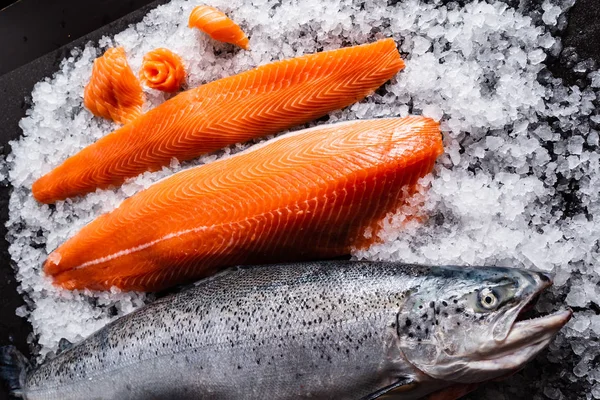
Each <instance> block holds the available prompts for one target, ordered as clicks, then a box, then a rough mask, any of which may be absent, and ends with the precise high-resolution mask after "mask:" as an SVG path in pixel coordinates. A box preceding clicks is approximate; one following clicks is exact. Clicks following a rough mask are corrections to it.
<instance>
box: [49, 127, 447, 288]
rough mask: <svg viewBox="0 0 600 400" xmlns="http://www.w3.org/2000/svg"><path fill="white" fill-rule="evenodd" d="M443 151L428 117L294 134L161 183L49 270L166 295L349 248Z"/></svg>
mask: <svg viewBox="0 0 600 400" xmlns="http://www.w3.org/2000/svg"><path fill="white" fill-rule="evenodd" d="M442 150H443V148H442V138H441V134H440V130H439V125H438V124H437V123H436V122H434V121H433V120H431V119H428V118H424V117H407V118H388V119H376V120H359V121H351V122H345V123H339V124H333V125H329V126H319V127H316V128H312V129H307V130H302V131H299V132H293V133H289V134H286V135H283V136H280V137H279V138H277V139H274V140H272V141H269V142H267V143H266V144H260V145H257V146H254V147H252V148H250V149H249V150H246V151H244V152H241V153H238V154H237V155H234V156H232V157H230V158H227V159H223V160H220V161H217V162H214V163H211V164H206V165H202V166H198V167H195V168H191V169H188V170H185V171H182V172H179V173H177V174H174V175H172V176H171V177H169V178H166V179H163V180H161V181H159V182H157V183H155V184H154V185H152V186H150V187H149V188H148V189H146V190H144V191H141V192H139V193H138V194H136V195H134V196H132V197H130V198H129V199H127V200H125V201H124V202H123V203H122V204H121V206H120V207H119V208H117V209H115V210H114V211H112V212H111V213H108V214H104V215H101V216H100V217H98V218H97V219H96V220H94V221H92V222H91V223H89V224H88V225H86V226H85V227H84V228H83V229H82V230H81V231H80V232H79V233H77V234H76V235H75V236H74V237H72V238H71V239H69V240H68V241H67V242H65V243H64V244H63V245H61V246H60V247H59V248H58V249H56V250H55V251H54V252H52V253H51V254H50V255H49V256H48V259H47V260H46V262H45V264H44V269H45V272H46V273H47V274H48V275H50V276H51V277H52V278H53V280H54V282H55V284H57V285H60V286H62V287H64V288H67V289H83V288H88V289H94V290H106V289H109V288H110V287H112V286H116V287H118V288H120V289H123V290H141V291H155V290H160V289H164V288H167V287H169V286H172V285H174V284H176V283H181V282H188V281H192V280H196V279H198V278H200V277H204V276H207V275H210V274H212V273H214V272H215V271H217V270H218V269H221V268H223V267H227V266H232V265H238V264H248V263H271V262H284V261H299V260H306V259H316V258H330V257H336V256H340V255H344V254H348V253H349V252H350V249H351V248H353V247H358V248H360V247H363V246H366V245H368V244H370V243H372V241H373V239H366V238H365V235H364V234H363V233H364V232H365V229H366V228H371V229H373V228H375V229H376V228H377V227H378V224H377V223H378V222H379V221H380V220H381V219H382V218H383V217H384V216H385V215H386V213H388V212H390V211H393V210H394V209H395V208H396V207H397V206H398V205H399V204H400V203H402V202H403V199H404V198H405V197H403V196H405V195H403V193H405V192H406V191H403V188H406V187H407V186H408V187H409V188H410V187H414V185H415V183H416V181H417V180H418V179H419V178H420V177H422V176H424V175H425V174H427V173H429V172H430V171H431V169H432V168H433V165H434V162H435V160H436V158H437V157H438V156H439V155H440V154H441V153H442ZM375 234H376V231H375ZM375 234H373V235H371V236H372V237H374V236H375Z"/></svg>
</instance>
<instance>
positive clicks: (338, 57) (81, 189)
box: [33, 39, 404, 203]
mask: <svg viewBox="0 0 600 400" xmlns="http://www.w3.org/2000/svg"><path fill="white" fill-rule="evenodd" d="M403 67H404V62H403V61H402V59H401V58H400V54H399V53H398V50H396V44H395V43H394V41H393V40H392V39H385V40H381V41H378V42H375V43H372V44H366V45H362V46H355V47H348V48H343V49H339V50H333V51H327V52H323V53H317V54H312V55H307V56H302V57H297V58H292V59H288V60H283V61H278V62H274V63H271V64H267V65H264V66H262V67H258V68H255V69H252V70H250V71H247V72H243V73H241V74H238V75H234V76H231V77H228V78H224V79H220V80H217V81H215V82H211V83H208V84H206V85H202V86H199V87H197V88H195V89H192V90H188V91H186V92H183V93H180V94H178V95H177V96H175V97H173V98H172V99H170V100H168V101H166V102H164V103H162V104H161V105H160V106H158V107H156V108H154V109H153V110H150V111H149V112H147V113H145V114H144V115H142V116H141V117H139V118H138V119H136V120H134V121H132V122H131V123H129V124H127V125H125V126H123V127H122V128H120V129H118V130H116V131H114V132H113V133H111V134H109V135H107V136H105V137H103V138H102V139H100V140H98V141H97V142H96V143H94V144H92V145H90V146H88V147H86V148H85V149H83V150H81V151H80V152H79V153H77V154H75V155H74V156H72V157H70V158H68V159H67V160H66V161H65V162H64V163H63V164H62V165H60V166H58V167H57V168H55V169H54V170H53V171H51V172H50V173H48V174H46V175H44V176H43V177H41V178H40V179H38V180H37V181H36V182H35V183H34V184H33V195H34V197H35V198H36V199H37V200H38V201H40V202H43V203H52V202H55V201H57V200H63V199H65V198H67V197H72V196H77V195H82V194H85V193H89V192H93V191H94V190H96V189H97V188H107V187H109V186H110V185H120V184H121V183H123V181H125V179H127V178H130V177H133V176H136V175H138V174H141V173H143V172H146V171H154V170H158V169H160V168H162V167H163V166H164V165H169V164H170V162H171V160H172V159H173V158H177V159H178V160H180V161H184V160H189V159H192V158H195V157H198V156H200V155H202V154H204V153H208V152H211V151H215V150H218V149H220V148H223V147H225V146H228V145H230V144H234V143H238V142H245V141H248V140H250V139H254V138H258V137H262V136H266V135H270V134H274V133H277V132H279V131H282V130H284V129H288V128H291V127H293V126H295V125H299V124H303V123H306V122H308V121H311V120H313V119H315V118H318V117H321V116H323V115H325V114H327V113H328V112H330V111H333V110H336V109H339V108H342V107H345V106H348V105H350V104H352V103H354V102H356V101H358V100H360V99H362V98H364V97H365V96H367V95H368V94H369V93H371V92H373V91H374V90H375V89H377V88H378V87H379V86H381V85H382V84H383V83H384V82H386V81H387V80H388V79H390V78H392V77H393V76H394V75H396V73H397V72H398V71H399V70H400V69H402V68H403Z"/></svg>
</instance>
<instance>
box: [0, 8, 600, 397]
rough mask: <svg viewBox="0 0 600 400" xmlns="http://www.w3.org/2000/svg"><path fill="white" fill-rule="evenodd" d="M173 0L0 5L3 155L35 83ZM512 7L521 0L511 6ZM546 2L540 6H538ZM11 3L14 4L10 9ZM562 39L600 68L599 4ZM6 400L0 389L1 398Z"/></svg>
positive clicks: (9, 327) (17, 327) (13, 299)
mask: <svg viewBox="0 0 600 400" xmlns="http://www.w3.org/2000/svg"><path fill="white" fill-rule="evenodd" d="M167 1H168V0H154V1H151V0H20V1H16V2H13V1H10V0H0V146H1V147H0V149H1V151H2V152H3V153H4V154H7V153H8V152H9V151H10V148H9V146H8V141H10V140H14V139H16V138H18V137H19V135H20V133H21V132H20V129H19V127H18V122H19V120H20V119H21V118H22V117H23V116H24V115H25V110H26V109H27V98H28V96H29V95H30V93H31V91H32V89H33V85H34V84H35V83H36V82H38V81H39V80H41V79H43V78H44V77H47V76H50V75H52V73H53V72H54V71H56V70H57V68H58V65H59V63H60V61H61V60H62V59H63V58H64V56H66V55H67V54H68V52H69V51H70V50H71V49H72V48H74V47H78V46H82V45H83V44H85V43H86V42H87V41H89V40H92V41H96V40H98V39H100V38H101V37H102V36H103V35H107V34H114V33H117V32H120V31H121V30H123V29H125V28H126V27H127V26H128V25H129V24H131V23H135V22H138V21H140V20H141V19H142V18H143V16H144V15H145V14H146V12H147V11H148V10H149V9H150V8H152V7H155V6H157V5H159V4H161V3H166V2H167ZM505 1H507V2H508V3H511V5H516V4H514V3H517V4H518V3H519V1H522V0H505ZM539 1H540V2H541V0H539ZM11 3H12V4H11ZM568 21H569V25H568V28H567V30H566V31H565V32H564V33H563V34H562V36H563V43H564V46H565V48H567V47H574V48H575V49H576V51H577V53H578V54H579V56H580V59H587V58H591V59H593V60H595V61H596V62H600V4H599V3H598V0H578V1H577V3H576V5H575V6H574V7H573V9H572V10H571V11H570V12H569V14H568ZM548 66H549V69H550V70H551V71H552V72H553V73H554V74H555V75H556V76H559V77H562V78H564V79H565V80H567V81H568V82H570V83H577V77H576V76H573V75H572V74H571V73H570V72H569V69H570V68H567V67H565V65H563V64H562V63H561V61H560V58H558V59H556V60H552V61H551V62H550V63H549V64H548ZM9 193H10V188H7V187H0V220H1V225H0V299H1V300H0V346H1V345H6V344H14V345H16V346H17V348H18V349H19V350H21V351H22V352H23V353H25V354H28V353H29V348H28V345H27V342H26V339H27V336H28V335H29V333H30V332H31V327H30V326H29V324H28V323H27V321H25V320H24V319H22V318H19V317H17V316H16V315H15V309H16V308H17V307H18V306H20V305H22V304H23V301H22V298H21V296H20V295H19V294H18V293H17V291H16V287H17V283H16V281H15V279H14V273H13V270H12V267H11V262H10V256H9V254H8V243H7V242H6V241H5V240H4V237H5V235H6V229H5V227H4V223H5V222H6V220H7V216H8V207H7V205H8V195H9ZM4 399H8V397H7V395H6V392H5V391H4V390H2V388H1V387H0V400H4Z"/></svg>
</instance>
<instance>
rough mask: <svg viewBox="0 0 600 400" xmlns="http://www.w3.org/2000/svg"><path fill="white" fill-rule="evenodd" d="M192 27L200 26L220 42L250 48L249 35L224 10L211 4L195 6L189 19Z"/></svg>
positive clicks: (189, 24) (199, 27) (245, 48)
mask: <svg viewBox="0 0 600 400" xmlns="http://www.w3.org/2000/svg"><path fill="white" fill-rule="evenodd" d="M188 26H189V27H190V28H198V29H199V30H201V31H202V32H204V33H207V34H208V35H209V36H210V37H211V38H213V39H215V40H218V41H219V42H225V43H231V44H235V45H236V46H239V47H241V48H242V49H244V50H248V48H249V47H248V42H249V41H248V37H247V36H246V34H245V33H244V31H242V28H240V27H239V25H238V24H236V23H235V22H233V21H232V20H231V19H230V18H228V17H227V15H225V13H224V12H222V11H219V10H217V9H216V8H214V7H210V6H198V7H195V8H194V9H193V10H192V12H191V13H190V18H189V21H188Z"/></svg>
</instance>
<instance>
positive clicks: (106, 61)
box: [83, 47, 144, 124]
mask: <svg viewBox="0 0 600 400" xmlns="http://www.w3.org/2000/svg"><path fill="white" fill-rule="evenodd" d="M83 104H84V105H85V107H86V108H87V109H88V110H90V111H91V112H92V114H94V115H96V116H98V117H102V118H106V119H112V120H113V121H115V122H118V123H121V124H126V123H128V122H130V121H133V120H134V119H136V118H138V117H139V116H140V115H141V113H142V105H143V104H144V93H143V92H142V86H141V85H140V82H139V81H138V79H137V78H136V77H135V75H134V74H133V71H132V70H131V67H129V64H128V63H127V57H126V56H125V50H124V49H123V48H122V47H116V48H111V49H108V50H106V52H105V53H104V54H103V55H102V56H101V57H99V58H97V59H96V60H95V61H94V66H93V67H92V77H91V78H90V82H89V83H88V84H87V86H86V87H85V90H84V92H83Z"/></svg>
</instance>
